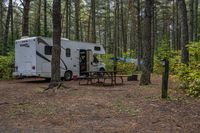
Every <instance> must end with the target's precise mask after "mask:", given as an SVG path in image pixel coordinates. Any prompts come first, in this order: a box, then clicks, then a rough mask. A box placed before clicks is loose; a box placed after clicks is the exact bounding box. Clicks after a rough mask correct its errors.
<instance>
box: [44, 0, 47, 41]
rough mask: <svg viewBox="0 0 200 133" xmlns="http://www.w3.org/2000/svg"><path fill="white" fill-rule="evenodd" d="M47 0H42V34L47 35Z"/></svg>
mask: <svg viewBox="0 0 200 133" xmlns="http://www.w3.org/2000/svg"><path fill="white" fill-rule="evenodd" d="M47 35H48V30H47V0H44V36H45V37H47Z"/></svg>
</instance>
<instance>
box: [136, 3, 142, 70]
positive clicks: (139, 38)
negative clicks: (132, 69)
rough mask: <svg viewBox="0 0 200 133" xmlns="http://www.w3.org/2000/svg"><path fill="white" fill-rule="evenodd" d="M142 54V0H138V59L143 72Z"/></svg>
mask: <svg viewBox="0 0 200 133" xmlns="http://www.w3.org/2000/svg"><path fill="white" fill-rule="evenodd" d="M141 52H142V32H141V18H140V0H137V58H138V70H141V65H140V61H141V57H142V56H141Z"/></svg>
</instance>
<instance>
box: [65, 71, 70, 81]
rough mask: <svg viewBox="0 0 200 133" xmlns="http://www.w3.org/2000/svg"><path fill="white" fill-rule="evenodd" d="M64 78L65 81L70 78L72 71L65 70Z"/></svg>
mask: <svg viewBox="0 0 200 133" xmlns="http://www.w3.org/2000/svg"><path fill="white" fill-rule="evenodd" d="M64 79H65V80H66V81H70V80H72V72H71V71H66V72H65V74H64Z"/></svg>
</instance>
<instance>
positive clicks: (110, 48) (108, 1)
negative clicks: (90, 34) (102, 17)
mask: <svg viewBox="0 0 200 133" xmlns="http://www.w3.org/2000/svg"><path fill="white" fill-rule="evenodd" d="M106 21H107V24H106V25H107V38H108V41H107V43H108V45H107V46H108V47H109V49H108V52H109V53H111V52H112V49H113V46H112V35H111V28H112V26H111V21H110V0H107V19H106Z"/></svg>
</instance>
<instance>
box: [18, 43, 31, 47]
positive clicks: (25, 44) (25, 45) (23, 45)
mask: <svg viewBox="0 0 200 133" xmlns="http://www.w3.org/2000/svg"><path fill="white" fill-rule="evenodd" d="M20 47H27V48H28V47H30V46H29V45H28V44H27V43H24V44H20Z"/></svg>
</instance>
